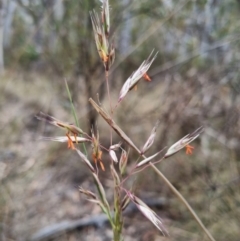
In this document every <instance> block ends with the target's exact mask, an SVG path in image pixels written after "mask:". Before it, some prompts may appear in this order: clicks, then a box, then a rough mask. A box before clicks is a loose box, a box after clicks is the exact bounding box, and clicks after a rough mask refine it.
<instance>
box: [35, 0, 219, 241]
mask: <svg viewBox="0 0 240 241" xmlns="http://www.w3.org/2000/svg"><path fill="white" fill-rule="evenodd" d="M100 2H101V16H100V17H99V15H98V13H97V12H96V11H95V10H93V11H92V12H91V13H90V16H91V20H92V25H93V31H94V38H95V42H96V46H97V50H98V53H99V56H100V59H101V61H102V63H103V66H104V69H105V82H106V88H107V95H108V102H109V107H110V113H107V111H105V110H104V107H102V106H100V105H99V104H97V103H96V102H95V101H94V100H93V99H92V98H90V99H89V101H90V103H91V105H92V107H93V108H94V109H95V110H96V111H97V112H98V113H99V115H100V116H101V117H102V118H103V120H105V121H106V123H107V124H108V125H109V128H110V146H109V147H107V146H103V145H102V144H101V143H100V141H99V132H98V130H97V129H96V130H95V129H92V133H91V134H88V133H86V132H85V131H83V130H81V129H80V126H79V123H78V119H77V114H76V111H75V108H74V105H73V102H72V99H71V92H70V90H69V88H68V85H67V82H66V89H67V92H68V96H69V99H70V102H71V108H72V112H73V116H74V118H75V122H76V125H72V124H68V123H66V122H62V121H60V120H58V119H56V118H54V117H52V116H49V115H47V114H44V113H39V114H38V115H37V118H38V119H40V120H44V121H47V122H49V123H50V124H53V125H55V126H57V127H60V128H62V129H64V130H65V131H66V136H61V137H48V138H45V139H47V140H52V141H60V142H67V143H68V147H69V148H71V149H72V150H73V151H76V152H77V153H78V155H79V157H80V159H81V160H82V161H83V163H84V164H85V165H86V166H87V167H88V169H89V172H90V174H91V175H92V177H93V180H94V182H95V185H96V190H97V194H96V193H93V192H91V191H90V190H86V189H84V188H83V187H80V192H81V193H82V194H84V195H85V196H86V198H87V199H88V200H89V201H90V202H93V203H95V204H97V205H99V206H100V207H101V209H102V211H103V212H104V213H105V214H106V215H107V217H108V220H109V223H110V225H111V228H112V231H113V240H114V241H121V240H124V237H123V235H122V231H123V223H124V219H123V211H124V209H125V208H126V206H127V205H128V203H129V202H133V203H134V204H135V205H136V207H137V208H138V209H139V210H140V211H141V212H142V214H143V215H144V216H145V217H146V218H147V219H148V220H149V221H150V222H152V224H153V225H155V227H156V228H157V229H158V230H160V232H161V233H162V234H163V235H164V236H168V235H171V234H170V233H169V232H168V231H167V228H166V227H165V225H164V224H163V221H162V220H161V218H160V217H159V216H158V215H157V214H156V213H155V212H154V211H153V210H152V209H151V208H150V207H148V206H147V205H146V204H145V203H144V202H143V201H142V200H141V199H140V198H139V197H137V196H136V195H135V194H134V191H133V187H132V188H130V189H129V188H127V187H126V186H127V185H126V182H127V180H128V179H130V178H131V177H132V176H134V175H137V173H138V172H142V171H143V170H145V169H146V168H149V167H150V168H152V169H153V170H154V171H155V172H156V173H157V175H158V176H159V178H161V179H162V180H163V181H164V183H165V184H166V185H167V186H168V187H169V188H170V189H171V190H172V191H173V193H174V194H175V195H176V196H177V197H178V198H179V200H180V201H181V202H182V203H183V204H184V205H185V206H186V208H187V209H188V210H189V211H190V213H191V214H192V216H193V218H194V219H195V220H196V221H197V223H198V224H199V226H200V227H201V229H202V230H203V232H204V233H205V234H206V235H207V237H208V238H209V240H211V241H214V238H213V237H212V236H211V234H210V233H209V231H208V230H207V228H206V227H205V226H204V224H203V223H202V222H201V220H200V219H199V217H198V216H197V214H196V213H195V212H194V210H193V209H192V208H191V206H190V205H189V204H188V202H187V201H186V199H185V198H184V197H183V196H182V195H181V194H180V193H179V192H178V190H177V189H176V188H175V187H174V186H173V185H172V184H171V183H170V181H169V180H168V179H167V178H166V177H165V176H164V175H163V173H162V172H161V171H160V170H159V169H158V168H157V167H156V164H157V163H160V162H162V161H164V160H165V159H167V158H168V157H170V156H172V155H174V154H176V153H177V152H179V151H180V150H181V149H183V148H186V153H187V154H191V153H192V150H193V147H192V146H191V145H190V143H191V142H192V141H194V140H195V139H196V138H197V137H199V135H200V134H201V133H202V131H203V127H200V128H198V129H197V130H195V131H194V132H192V133H191V134H188V135H186V136H184V137H183V138H182V139H180V140H179V141H177V142H176V143H175V144H173V145H172V146H170V147H169V148H167V147H166V148H164V149H162V150H159V151H158V152H157V153H155V154H154V155H152V156H149V157H148V156H146V152H147V151H148V150H149V149H150V148H151V146H152V145H153V144H154V139H155V136H156V133H157V127H158V125H159V121H158V120H157V121H156V124H155V126H154V127H153V129H152V132H151V133H150V135H149V138H148V139H147V140H146V142H145V144H144V145H143V147H142V148H138V147H137V146H136V145H135V144H134V142H133V141H132V140H131V138H130V137H129V136H128V135H127V134H126V133H125V132H124V131H123V130H122V129H121V127H120V126H118V124H117V123H116V122H115V121H114V119H113V117H114V114H115V113H116V111H117V109H118V106H119V105H120V104H121V103H122V102H123V101H124V98H125V96H126V95H127V94H131V93H132V90H133V89H135V88H136V86H137V84H138V83H139V82H140V81H141V80H142V79H144V80H146V81H151V78H150V77H149V76H148V74H147V72H148V70H149V68H150V67H151V65H152V63H153V62H154V60H155V59H156V57H157V52H155V51H154V50H153V51H152V52H151V53H150V55H149V57H148V58H147V59H146V60H144V61H143V62H142V64H141V65H140V67H139V68H138V69H137V70H135V71H134V72H133V73H132V75H131V76H130V77H129V78H128V79H127V80H126V81H125V83H124V85H123V86H122V88H121V90H120V91H119V97H118V100H116V103H115V102H114V100H113V98H112V97H111V89H110V86H109V71H110V69H111V66H112V65H113V63H114V59H115V48H114V44H113V42H112V40H111V39H110V33H111V28H110V22H111V21H110V8H109V1H108V0H101V1H100ZM113 131H114V132H116V133H117V135H118V136H119V138H120V140H121V142H124V143H125V144H126V146H128V147H129V148H130V149H132V150H133V151H135V152H137V154H138V156H139V158H138V159H137V161H136V162H135V165H134V166H133V167H132V169H131V170H129V168H128V162H129V160H128V152H127V150H126V148H123V147H122V145H121V142H119V143H113ZM79 143H83V151H82V150H80V149H78V147H77V144H79ZM89 144H91V147H92V151H91V154H90V153H87V150H88V148H87V146H88V145H89ZM119 150H121V155H120V156H119V157H118V155H117V151H119ZM103 152H106V153H108V155H109V162H108V163H106V162H105V161H104V160H103V157H102V154H103ZM160 155H161V157H158V156H160ZM132 161H133V160H131V162H132ZM106 166H107V168H106ZM99 167H100V168H99ZM105 169H106V170H110V175H111V178H112V182H113V203H112V204H111V203H109V201H108V199H107V197H106V191H105V189H104V185H103V183H102V181H101V179H100V176H99V173H100V172H102V171H105Z"/></svg>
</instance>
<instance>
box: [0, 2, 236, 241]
mask: <svg viewBox="0 0 240 241" xmlns="http://www.w3.org/2000/svg"><path fill="white" fill-rule="evenodd" d="M110 6H111V23H112V25H111V30H112V32H111V38H112V39H113V40H114V43H115V46H116V59H115V63H114V65H113V67H112V69H111V72H110V76H109V81H110V90H111V99H112V103H113V105H115V104H116V103H117V99H118V95H119V91H120V89H121V87H122V85H123V83H124V82H125V81H126V79H127V78H128V77H129V76H130V75H131V73H132V72H133V71H134V70H136V69H137V68H138V67H139V66H140V65H141V63H142V62H143V60H145V59H146V58H147V57H148V56H149V54H150V52H151V51H152V50H153V49H155V50H156V51H159V53H158V56H157V59H156V60H155V61H154V63H153V64H152V66H151V68H150V71H149V72H148V74H149V76H150V77H151V78H152V81H151V82H146V81H144V80H141V81H140V83H139V84H138V89H137V90H136V91H134V90H132V91H131V92H129V93H128V95H127V96H126V97H125V99H124V100H123V101H122V103H121V104H120V105H119V106H118V108H117V110H116V112H115V114H114V119H115V121H116V122H117V123H118V124H119V126H121V128H122V129H123V130H124V131H125V132H126V133H127V134H128V135H129V137H130V138H132V140H133V141H134V142H135V144H136V145H137V146H138V147H142V146H143V145H144V143H145V141H146V140H147V138H148V136H149V134H150V132H151V130H152V128H153V126H154V124H155V122H156V120H157V119H160V125H159V128H158V130H157V138H156V140H155V144H154V146H153V147H152V148H151V149H150V150H149V153H148V155H151V154H154V153H155V152H156V151H158V150H160V149H162V148H163V147H165V146H169V145H171V144H173V143H174V142H176V141H177V140H179V139H180V138H182V137H183V136H185V135H186V134H188V133H190V132H192V131H194V130H195V129H196V128H198V127H199V126H202V125H203V126H204V127H205V131H204V133H203V134H202V135H201V137H200V138H199V139H197V140H196V141H195V142H194V143H193V146H194V147H195V149H194V153H193V154H192V155H186V154H185V152H184V150H183V151H181V152H180V153H178V154H177V155H174V156H173V157H171V158H169V159H167V160H166V161H165V162H163V163H161V164H159V165H158V167H159V168H160V170H161V171H162V172H163V173H164V174H165V175H166V177H167V178H169V180H170V181H171V182H172V184H173V185H174V186H175V187H176V188H177V189H178V190H179V191H180V192H181V193H182V194H183V196H184V197H185V198H186V199H187V200H188V201H189V203H190V204H191V206H192V207H193V209H194V210H195V211H196V213H197V214H198V215H199V217H200V218H201V220H202V221H203V223H204V224H205V225H206V227H207V228H208V229H209V231H210V232H211V234H212V235H213V237H215V238H216V240H218V241H226V240H229V241H239V240H240V228H239V227H240V189H239V184H240V121H239V111H240V94H239V93H240V74H239V67H240V41H239V39H240V31H239V29H240V1H239V0H228V1H220V0H198V1H196V0H179V1H174V0H151V1H147V0H132V1H131V0H122V1H111V0H110ZM92 9H95V10H96V11H98V12H99V11H100V1H97V0H95V1H94V0H0V72H1V76H0V79H1V81H0V116H1V117H0V123H1V125H0V129H1V138H0V181H1V184H0V240H2V241H12V240H16V241H25V240H34V239H33V238H32V239H31V237H33V235H34V234H36V233H37V232H38V231H39V230H41V229H42V228H46V227H52V226H51V225H53V224H56V223H61V222H63V221H65V222H67V223H68V222H69V223H71V222H72V221H74V220H78V219H81V218H84V217H92V216H94V215H98V214H100V213H101V210H100V208H99V207H98V206H96V205H94V204H92V203H89V202H87V201H86V200H85V199H84V197H82V196H81V195H80V194H79V191H78V187H79V186H83V187H84V188H86V189H89V190H92V191H93V192H95V191H96V190H95V188H94V185H93V180H92V178H91V175H89V171H88V170H87V168H86V167H85V166H84V165H83V164H82V163H81V160H80V159H79V157H78V156H77V155H76V153H75V152H73V151H71V150H68V149H67V145H66V144H62V143H52V142H43V141H39V137H41V136H59V135H62V136H63V135H64V134H65V133H64V131H61V130H58V129H56V128H54V127H53V126H49V125H47V124H45V123H40V122H39V121H37V120H36V119H35V117H34V116H35V114H37V113H38V112H39V111H43V112H46V113H49V114H51V115H53V116H55V117H56V118H58V119H60V120H63V121H67V122H70V123H74V118H73V115H72V113H71V105H70V102H69V98H68V94H67V91H66V87H65V83H64V79H66V80H67V81H68V84H69V88H70V90H71V94H72V98H73V102H74V105H75V107H76V111H77V116H78V120H79V122H80V126H81V128H82V129H84V130H85V131H89V130H90V128H91V126H93V125H94V126H97V127H98V130H99V134H100V141H101V143H102V144H103V145H105V146H106V147H108V145H109V137H110V130H109V127H108V126H107V125H106V124H105V123H104V121H102V119H101V118H99V117H98V115H97V114H96V112H95V111H94V110H92V108H91V106H90V104H89V103H88V99H89V97H92V98H93V99H95V100H99V101H100V102H101V103H102V106H103V107H104V109H106V110H108V109H109V103H108V100H107V94H106V85H105V77H104V67H103V65H102V63H101V62H100V58H99V56H98V53H97V49H96V46H95V42H94V36H93V31H92V26H91V21H90V18H89V11H91V10H92ZM113 140H114V142H115V143H117V142H119V141H120V138H119V137H118V136H116V135H114V136H113ZM88 148H89V151H90V150H91V147H88ZM136 159H137V155H136V153H135V152H134V151H133V150H131V151H130V160H129V168H130V166H131V165H133V163H134V162H135V161H136ZM108 161H109V157H108V155H107V153H104V157H103V162H104V163H105V166H107V162H108ZM100 175H101V180H102V182H103V184H104V187H105V188H106V190H107V196H108V198H109V200H112V181H111V176H110V173H109V171H108V170H106V172H104V173H101V174H100ZM131 184H134V187H135V189H136V194H137V195H138V196H139V197H140V198H143V199H148V200H159V198H161V205H155V206H154V205H153V207H152V208H153V209H154V210H155V211H156V212H157V213H158V215H159V216H160V217H162V219H163V221H164V224H165V227H166V228H167V229H168V230H169V232H170V235H171V237H170V238H164V237H162V236H161V233H159V232H158V231H157V230H156V229H155V227H154V226H152V224H151V223H149V222H148V221H147V220H145V219H144V218H142V216H141V214H139V212H137V211H133V212H132V213H131V214H129V215H126V217H125V229H124V235H125V240H127V241H130V240H142V241H146V240H178V241H181V240H183V241H185V240H192V241H196V240H199V241H200V240H207V237H205V235H204V234H203V233H202V231H201V230H200V228H199V226H198V225H197V224H196V222H195V220H194V219H193V218H192V216H191V215H190V213H189V212H188V211H187V210H186V208H185V206H183V204H182V203H180V202H179V200H178V199H177V198H176V197H175V196H174V195H173V193H172V192H171V190H169V188H168V187H167V186H166V185H165V184H164V183H163V182H162V181H161V180H160V179H159V178H158V177H157V176H156V174H155V173H153V172H152V170H150V169H145V170H144V171H143V172H142V173H140V174H138V175H135V176H134V177H133V178H132V179H130V180H129V183H128V186H129V187H130V186H131ZM35 237H36V236H35ZM35 240H37V239H35ZM38 240H43V239H38ZM45 240H70V241H75V240H111V230H110V227H109V226H108V225H107V224H106V225H104V226H101V227H94V226H92V225H89V226H87V227H84V228H81V227H78V228H77V229H76V228H72V229H71V230H70V231H69V230H68V231H67V230H64V231H63V232H62V233H61V235H58V236H57V237H52V236H51V237H50V238H49V237H48V238H46V239H45Z"/></svg>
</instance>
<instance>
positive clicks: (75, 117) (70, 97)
mask: <svg viewBox="0 0 240 241" xmlns="http://www.w3.org/2000/svg"><path fill="white" fill-rule="evenodd" d="M65 85H66V89H67V93H68V98H69V101H70V103H71V110H72V115H73V117H74V120H75V123H76V125H77V127H79V128H80V126H79V121H78V118H77V113H76V109H75V107H74V104H73V101H72V95H71V92H70V90H69V87H68V83H67V80H66V79H65ZM82 146H83V149H84V152H85V155H86V156H87V148H86V146H85V143H82Z"/></svg>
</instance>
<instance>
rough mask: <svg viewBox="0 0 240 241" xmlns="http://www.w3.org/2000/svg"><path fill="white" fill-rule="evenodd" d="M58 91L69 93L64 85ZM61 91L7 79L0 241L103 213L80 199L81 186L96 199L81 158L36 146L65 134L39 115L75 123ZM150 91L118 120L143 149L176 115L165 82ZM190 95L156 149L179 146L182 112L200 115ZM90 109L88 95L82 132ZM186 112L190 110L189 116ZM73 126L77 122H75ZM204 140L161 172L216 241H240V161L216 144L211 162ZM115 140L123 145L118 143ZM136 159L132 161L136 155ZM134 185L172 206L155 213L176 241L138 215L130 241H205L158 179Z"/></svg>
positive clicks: (12, 76)
mask: <svg viewBox="0 0 240 241" xmlns="http://www.w3.org/2000/svg"><path fill="white" fill-rule="evenodd" d="M60 85H62V86H63V83H60ZM58 86H59V83H58V84H57V82H56V80H51V79H50V78H47V77H42V76H39V75H37V74H34V73H30V74H23V73H16V72H8V73H6V75H5V76H4V77H2V78H1V82H0V94H1V95H0V113H1V118H0V122H1V123H0V124H1V125H0V126H1V138H0V146H1V147H0V180H1V187H0V192H1V196H0V211H1V213H0V214H1V216H0V230H1V234H0V235H1V236H0V240H3V241H10V240H16V241H25V240H29V238H30V237H31V236H32V235H33V234H35V233H36V232H37V231H39V230H40V229H42V228H44V227H47V226H50V225H52V224H55V223H59V222H62V221H66V220H70V221H71V220H77V219H80V218H84V217H89V216H92V215H97V214H100V213H101V210H100V208H99V207H98V206H95V205H93V204H91V203H89V202H87V201H86V200H85V199H84V197H82V196H80V194H79V191H78V187H79V186H80V185H81V186H83V187H84V188H86V189H90V190H93V191H94V186H93V182H92V179H91V177H90V175H89V173H88V170H87V169H86V168H85V167H84V165H83V164H82V163H81V161H80V160H79V158H78V156H77V155H76V154H75V153H74V152H73V151H71V150H68V149H67V148H66V145H64V144H59V143H49V142H42V141H39V140H38V138H39V137H40V136H42V135H48V136H54V135H59V134H63V133H62V131H60V130H56V129H55V128H54V127H51V126H46V125H45V124H43V123H41V124H40V123H39V122H37V121H36V120H35V118H34V115H35V114H36V113H37V112H38V111H40V110H42V111H47V112H49V113H51V114H52V115H54V116H56V117H57V118H59V119H62V120H66V121H67V120H69V116H70V108H69V104H68V100H67V95H66V93H61V92H60V88H59V87H58ZM145 88H146V85H145V84H143V86H142V87H141V86H140V88H139V90H138V92H137V93H135V94H134V95H133V96H132V97H127V98H126V101H125V102H123V105H122V106H121V107H120V108H119V114H118V115H117V116H116V119H117V121H118V123H123V124H124V130H125V131H126V132H127V133H128V134H129V136H131V137H132V139H133V140H134V141H135V142H136V144H137V145H139V146H141V145H142V144H143V143H144V140H146V138H147V136H148V133H150V131H151V128H152V126H153V125H154V123H155V121H156V119H157V118H158V117H159V116H160V115H163V119H162V120H164V117H166V116H167V115H166V113H167V110H169V108H170V107H169V105H168V104H167V101H166V98H167V97H168V96H166V94H165V93H166V92H165V91H166V89H168V88H169V86H168V84H167V82H164V83H163V84H161V86H160V87H158V88H156V86H154V87H152V88H151V89H150V91H151V93H150V95H149V93H145V92H144V90H145ZM188 91H189V93H188ZM180 92H181V91H180ZM190 92H191V89H190V90H186V91H185V95H184V96H185V97H179V98H180V99H178V101H177V102H176V103H178V102H179V103H182V104H181V105H180V107H179V106H178V108H177V110H175V107H173V109H174V111H172V113H171V114H170V115H168V116H167V118H168V120H169V123H168V125H165V124H163V122H162V124H161V125H160V127H159V128H160V130H159V132H160V133H161V134H162V135H164V134H166V130H167V133H169V132H170V133H171V134H168V135H169V137H168V138H167V137H165V136H161V137H159V138H158V140H156V147H155V149H159V147H163V146H165V145H167V144H169V142H170V143H172V142H173V140H175V141H176V140H177V138H180V137H181V135H182V134H183V133H182V132H181V131H178V128H179V125H178V124H176V123H175V122H174V120H175V116H176V115H178V114H179V112H180V113H181V112H185V114H186V116H187V115H191V114H189V113H194V112H191V111H192V110H196V109H193V108H191V107H192V106H196V103H197V101H198V100H196V99H194V98H190V97H189V96H191V93H190ZM144 93H145V94H144ZM113 96H114V94H113ZM149 96H150V97H149ZM188 97H189V98H190V99H188ZM85 103H86V102H85V100H84V94H83V92H82V93H80V94H79V104H77V112H78V114H79V119H80V122H81V123H82V127H83V128H86V126H87V121H86V120H85V117H86V113H87V111H88V110H87V109H86V108H85V106H86V104H85ZM186 103H187V104H186ZM104 105H105V104H104ZM186 105H187V106H188V107H189V108H186ZM105 106H107V104H106V105H105ZM179 108H180V109H179ZM181 108H182V109H181ZM170 109H171V108H170ZM192 115H193V116H194V114H192ZM143 116H144V118H143ZM70 118H71V120H73V118H72V117H71V116H70ZM194 118H197V117H194ZM179 119H180V118H179ZM171 120H172V122H171ZM184 121H185V120H184V118H183V119H181V123H183V122H184ZM170 124H172V125H170ZM98 127H99V130H100V135H101V141H102V142H103V143H107V142H108V140H109V139H108V138H109V132H110V131H109V129H108V128H107V126H106V124H105V123H104V122H102V121H101V120H100V119H99V120H98ZM170 127H171V128H170ZM189 129H191V125H190V127H189ZM205 139H206V141H207V140H208V138H205ZM205 139H203V140H202V142H201V146H200V145H195V146H196V152H195V155H194V156H192V157H188V156H186V155H185V154H184V153H181V154H180V155H178V156H177V157H176V158H172V159H169V161H168V162H167V163H163V165H162V166H161V169H162V170H164V173H165V174H166V176H168V178H169V179H170V180H171V181H172V183H173V184H174V185H175V186H176V187H177V188H178V189H179V190H181V192H182V193H183V195H184V196H185V197H186V198H187V199H188V201H189V202H190V203H191V204H192V206H193V207H194V209H195V210H196V211H197V213H198V214H199V215H200V217H201V218H202V220H203V222H204V223H205V224H206V226H207V227H208V228H209V230H210V232H211V233H212V234H213V236H215V237H216V239H217V240H222V241H225V240H232V241H235V240H236V241H238V240H239V237H240V229H239V223H240V205H239V203H240V192H239V188H238V187H239V180H238V179H237V178H236V177H238V176H239V174H238V168H237V167H238V166H237V164H236V159H235V158H234V157H233V156H231V154H232V152H230V151H229V149H226V147H224V146H223V145H220V144H219V143H218V142H217V141H215V142H213V143H211V144H210V145H211V157H209V156H208V158H206V156H205V155H206V152H207V151H209V145H208V146H207V147H206V146H205V147H204V143H205V142H204V140H205ZM114 140H115V141H118V140H119V139H118V138H117V137H116V136H115V137H114ZM163 142H164V144H163ZM153 152H154V148H153ZM131 157H132V158H134V154H132V156H131ZM106 162H107V158H106ZM108 174H109V173H108V172H105V173H104V174H102V181H103V183H104V185H105V187H106V190H107V196H108V198H109V200H111V198H112V190H111V186H112V183H111V179H110V176H109V175H108ZM235 179H236V180H235ZM156 180H157V181H156ZM134 181H135V185H136V186H137V193H139V195H140V196H142V197H150V196H151V197H152V199H155V198H159V197H165V198H166V200H167V202H168V203H169V205H167V207H166V208H164V209H161V210H160V209H155V210H156V211H157V212H158V214H159V215H160V216H161V217H162V218H163V220H164V222H165V225H166V227H167V229H168V230H169V232H170V233H171V237H170V238H164V237H162V236H161V234H160V233H159V232H158V231H157V230H156V229H155V228H154V227H153V226H152V225H151V224H150V223H149V222H148V221H147V220H145V218H143V217H142V216H141V214H139V213H138V212H132V213H131V214H130V215H128V216H126V218H125V221H126V222H125V230H124V234H125V237H126V239H125V240H126V241H131V240H132V241H133V240H143V241H146V240H155V241H157V240H159V241H160V240H178V241H181V240H194V241H195V240H199V241H200V240H207V238H206V237H204V234H203V233H202V232H201V231H200V229H199V227H198V226H197V224H196V223H195V221H194V220H193V219H192V217H191V216H190V214H189V213H188V212H187V211H186V209H185V207H184V206H183V205H182V204H181V203H179V202H178V200H177V199H176V198H175V197H174V196H173V194H172V193H171V192H170V190H168V188H167V187H166V186H165V185H164V184H163V183H162V182H161V180H159V179H158V178H157V177H156V176H155V175H154V173H152V172H151V171H150V170H145V171H144V172H143V173H141V174H140V175H139V176H138V177H137V178H136V179H134ZM130 183H131V182H129V185H130ZM136 183H137V184H136ZM111 235H112V233H111V230H110V228H109V226H108V225H104V226H103V227H92V226H90V227H86V228H83V229H79V230H74V231H71V232H65V233H64V234H61V235H60V236H58V237H56V238H53V239H52V240H60V241H61V240H69V241H75V240H92V241H97V240H111Z"/></svg>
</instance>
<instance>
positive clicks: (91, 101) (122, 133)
mask: <svg viewBox="0 0 240 241" xmlns="http://www.w3.org/2000/svg"><path fill="white" fill-rule="evenodd" d="M89 102H90V103H91V104H92V106H93V107H94V109H95V110H96V111H97V112H98V113H99V114H100V115H101V116H102V118H103V119H104V120H105V121H106V122H107V123H108V124H109V125H110V126H111V127H112V128H113V129H114V130H115V132H116V133H117V134H118V135H119V136H120V137H122V138H123V140H125V141H126V142H127V143H128V144H129V145H130V146H131V147H132V148H133V149H135V150H138V153H139V154H141V152H140V150H139V149H138V148H137V147H136V146H135V145H134V143H133V142H132V141H131V139H129V137H128V136H127V135H126V134H125V133H124V132H123V131H122V129H121V128H120V127H119V126H118V125H117V124H116V123H115V122H114V121H113V119H112V118H111V117H110V116H109V115H108V114H107V113H106V112H105V111H104V110H103V109H102V108H101V107H100V106H99V105H98V104H97V103H96V102H95V101H94V100H93V99H92V98H90V99H89Z"/></svg>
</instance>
